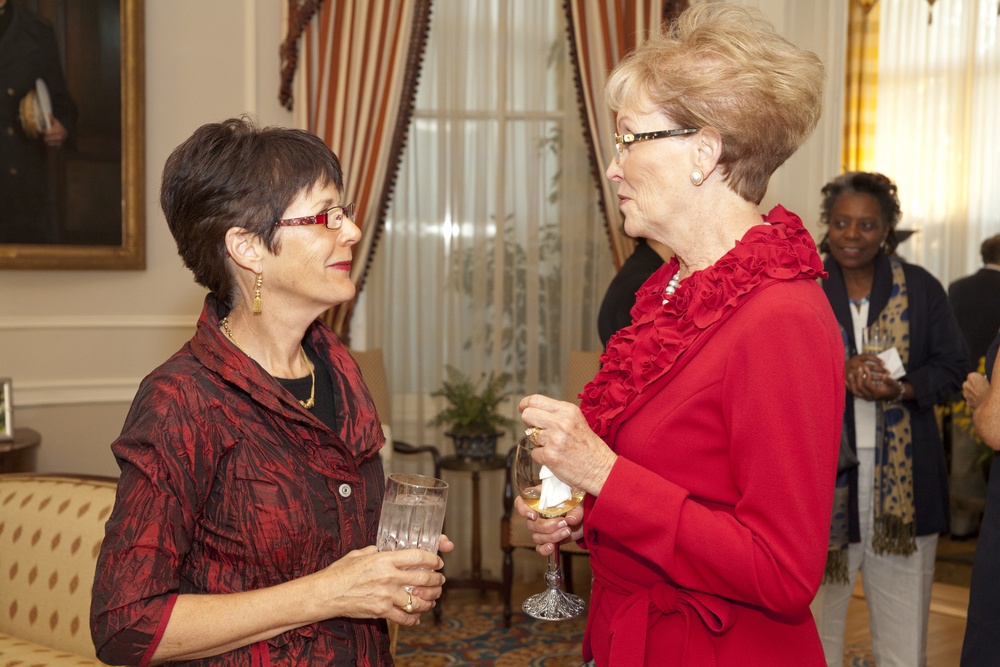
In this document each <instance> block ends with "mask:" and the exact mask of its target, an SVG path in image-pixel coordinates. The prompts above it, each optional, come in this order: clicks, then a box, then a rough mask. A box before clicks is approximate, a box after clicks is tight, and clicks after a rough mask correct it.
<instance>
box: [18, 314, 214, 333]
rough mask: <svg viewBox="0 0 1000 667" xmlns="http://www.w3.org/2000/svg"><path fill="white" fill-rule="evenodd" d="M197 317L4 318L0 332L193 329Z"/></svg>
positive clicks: (30, 316)
mask: <svg viewBox="0 0 1000 667" xmlns="http://www.w3.org/2000/svg"><path fill="white" fill-rule="evenodd" d="M198 316H199V314H198V313H195V314H194V315H173V316H164V315H18V316H14V317H0V331H37V330H46V331H51V330H54V329H190V330H194V327H195V323H197V321H198Z"/></svg>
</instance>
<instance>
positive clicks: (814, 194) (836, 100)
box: [739, 0, 848, 242]
mask: <svg viewBox="0 0 1000 667" xmlns="http://www.w3.org/2000/svg"><path fill="white" fill-rule="evenodd" d="M739 4H743V5H749V6H753V7H757V8H758V9H760V10H761V11H762V12H763V13H764V14H765V15H766V16H767V17H768V19H770V21H771V22H772V23H773V24H774V26H775V28H777V30H778V32H779V33H781V34H782V35H784V36H785V37H786V38H787V39H788V40H789V41H791V42H792V43H794V44H795V45H797V46H800V47H802V48H804V49H809V50H810V51H812V52H813V53H815V54H816V55H817V56H819V58H820V60H822V61H823V64H824V65H826V87H825V94H824V97H823V115H822V117H820V120H819V125H818V126H817V127H816V130H815V131H814V132H813V134H812V136H810V137H809V139H808V140H807V141H806V143H805V144H803V146H802V147H801V148H799V150H798V152H797V153H795V155H793V156H792V157H791V158H790V159H789V160H788V162H786V163H785V164H784V165H783V166H782V167H780V168H779V169H778V171H777V172H775V174H774V176H773V177H772V178H771V183H770V186H769V187H768V191H767V195H766V196H765V197H764V201H763V202H761V208H762V209H763V210H765V211H766V210H769V209H770V208H771V207H772V206H774V205H775V204H782V205H784V207H785V208H787V209H788V210H789V211H792V212H794V213H796V214H798V215H799V216H800V217H801V218H802V221H803V222H804V223H805V226H806V228H807V229H808V230H810V231H811V232H812V233H813V236H814V237H816V240H817V242H818V241H819V238H820V236H821V234H822V232H821V231H820V225H819V208H820V202H821V200H822V198H821V197H820V188H821V187H823V185H824V184H825V183H826V182H827V181H829V180H830V179H831V178H833V177H834V176H836V175H837V174H839V173H840V161H841V143H842V137H843V131H842V127H843V122H844V98H843V89H844V77H845V63H844V59H845V54H846V53H847V12H848V4H847V0H830V1H828V2H803V1H802V0H743V1H742V2H740V3H739Z"/></svg>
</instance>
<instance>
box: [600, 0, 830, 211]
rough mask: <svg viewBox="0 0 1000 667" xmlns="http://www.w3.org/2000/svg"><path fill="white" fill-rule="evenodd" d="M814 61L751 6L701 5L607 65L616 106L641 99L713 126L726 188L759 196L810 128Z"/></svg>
mask: <svg viewBox="0 0 1000 667" xmlns="http://www.w3.org/2000/svg"><path fill="white" fill-rule="evenodd" d="M823 79H824V69H823V63H822V62H820V59H819V58H818V57H817V56H816V54H814V53H812V52H810V51H806V50H805V49H801V48H799V47H797V46H795V45H794V44H792V43H791V42H789V41H788V40H786V39H785V38H784V37H782V36H781V35H779V34H778V33H777V31H776V30H775V29H774V26H773V25H771V23H770V22H769V21H768V20H767V19H765V18H764V16H763V14H761V13H760V12H759V11H757V10H755V9H751V8H748V7H742V6H739V5H729V4H717V3H701V4H697V5H693V6H692V7H691V8H689V9H687V10H685V11H684V12H683V13H682V14H681V15H680V17H679V18H678V19H677V21H676V22H675V23H673V24H672V25H670V26H669V27H668V29H667V32H665V33H662V34H657V35H652V36H651V37H650V39H649V40H647V41H646V42H645V43H643V44H642V45H641V46H639V47H638V48H636V49H635V50H634V51H633V52H631V53H630V54H629V55H628V56H626V57H625V58H624V59H623V60H622V62H621V63H619V64H618V66H617V67H616V68H615V70H614V71H613V72H612V73H611V77H610V78H609V80H608V84H607V88H606V91H605V93H606V95H607V99H608V103H609V105H610V106H611V109H612V110H613V111H615V112H618V111H620V110H621V109H622V108H623V107H626V106H631V107H633V108H637V110H640V111H647V110H648V109H638V106H637V105H638V104H639V103H640V101H641V100H642V99H643V98H646V99H648V101H649V102H650V103H651V104H652V105H653V107H654V108H655V110H658V111H661V112H662V113H664V114H666V115H667V116H669V117H670V118H671V119H673V120H674V121H675V122H676V123H678V127H685V128H686V127H693V128H699V129H700V128H706V127H711V128H714V129H715V130H716V131H718V132H719V134H720V135H721V136H722V156H721V158H720V160H719V166H720V167H721V169H722V173H723V175H724V177H725V178H726V182H727V184H728V186H729V188H730V189H731V190H733V191H734V192H736V193H737V194H739V195H740V196H741V197H743V198H744V199H746V200H747V201H750V202H753V203H754V204H759V203H760V202H761V200H762V199H763V198H764V193H765V192H766V191H767V183H768V181H769V180H770V178H771V174H773V173H774V171H775V170H776V169H777V168H778V167H780V166H781V164H782V163H784V161H785V160H787V159H788V158H789V157H790V156H791V155H792V153H794V152H795V151H796V150H797V149H798V147H799V146H800V145H801V144H802V142H803V141H805V139H806V137H808V136H809V134H810V133H811V132H812V131H813V129H814V128H815V127H816V123H817V122H818V121H819V117H820V113H821V111H822V106H823Z"/></svg>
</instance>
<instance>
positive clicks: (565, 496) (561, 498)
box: [538, 466, 573, 511]
mask: <svg viewBox="0 0 1000 667" xmlns="http://www.w3.org/2000/svg"><path fill="white" fill-rule="evenodd" d="M538 477H539V478H540V479H541V480H542V491H541V493H540V494H539V496H538V509H539V511H541V510H546V509H548V508H550V507H555V506H556V505H561V504H562V503H564V502H566V501H567V500H569V499H570V498H572V497H573V490H572V488H571V487H570V485H569V484H567V483H566V482H564V481H562V480H561V479H559V478H558V477H556V476H555V475H554V474H553V473H552V471H551V470H549V469H548V467H547V466H542V469H541V470H539V471H538Z"/></svg>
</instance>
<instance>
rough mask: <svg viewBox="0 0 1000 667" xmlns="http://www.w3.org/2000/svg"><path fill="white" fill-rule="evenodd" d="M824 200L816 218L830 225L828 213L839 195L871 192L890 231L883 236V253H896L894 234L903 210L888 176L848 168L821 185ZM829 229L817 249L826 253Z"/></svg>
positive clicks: (896, 239) (897, 243) (895, 237)
mask: <svg viewBox="0 0 1000 667" xmlns="http://www.w3.org/2000/svg"><path fill="white" fill-rule="evenodd" d="M821 192H822V193H823V203H822V204H820V214H819V219H820V222H822V223H823V224H824V225H827V227H828V228H829V225H830V213H831V211H833V207H834V206H835V205H836V203H837V199H839V198H840V195H842V194H846V193H848V192H851V193H858V194H863V195H871V196H872V197H874V198H875V201H877V202H878V208H879V212H880V213H881V217H882V221H883V222H885V223H886V224H887V225H888V226H889V234H888V235H887V236H886V237H885V248H884V252H885V254H886V255H891V254H892V253H894V252H896V246H898V245H899V238H898V237H897V236H896V225H897V224H898V223H899V219H900V218H901V217H902V215H903V212H902V209H901V208H900V206H899V196H898V194H897V188H896V184H895V183H893V182H892V180H891V179H890V178H889V177H888V176H884V175H883V174H880V173H878V172H868V171H848V172H845V173H843V174H841V175H840V176H837V177H836V178H835V179H833V180H832V181H830V182H829V183H827V184H826V185H824V186H823V190H822V191H821ZM829 236H830V232H829V229H827V233H826V234H824V235H823V239H822V241H820V244H819V250H820V252H829V251H830V244H829V242H828V241H829Z"/></svg>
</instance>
